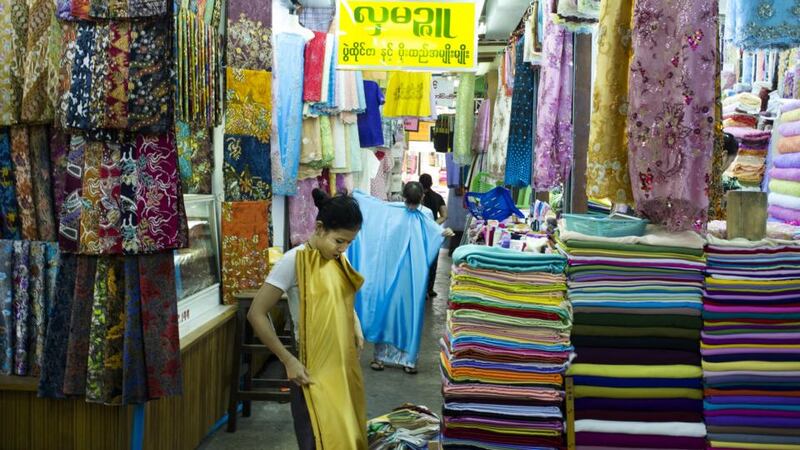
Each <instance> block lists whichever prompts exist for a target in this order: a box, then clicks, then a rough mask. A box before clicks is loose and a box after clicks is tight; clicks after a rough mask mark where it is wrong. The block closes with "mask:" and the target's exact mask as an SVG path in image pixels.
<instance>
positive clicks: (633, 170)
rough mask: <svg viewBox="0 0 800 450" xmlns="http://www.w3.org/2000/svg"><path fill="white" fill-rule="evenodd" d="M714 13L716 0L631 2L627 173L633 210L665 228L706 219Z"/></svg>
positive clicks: (702, 222)
mask: <svg viewBox="0 0 800 450" xmlns="http://www.w3.org/2000/svg"><path fill="white" fill-rule="evenodd" d="M718 17H719V8H718V3H717V1H716V0H712V1H707V2H697V1H694V0H676V1H671V2H664V1H661V0H638V1H636V4H635V7H634V23H633V30H634V31H633V35H632V47H633V55H634V56H633V59H632V61H631V66H630V67H631V72H630V82H629V85H630V89H629V92H628V102H629V108H628V143H629V158H628V161H629V169H630V177H631V183H632V185H633V194H634V198H635V200H636V205H637V209H638V210H639V211H640V212H642V213H643V214H644V215H645V216H646V217H647V218H649V219H650V221H651V222H653V223H657V224H665V225H667V226H668V228H670V229H671V230H688V229H698V228H703V227H704V225H705V222H706V220H707V212H708V191H707V189H708V180H709V178H710V176H711V160H712V151H713V148H714V134H715V121H714V113H715V108H714V105H715V101H716V99H715V94H714V92H715V90H714V85H715V82H716V76H715V73H717V71H716V66H717V57H718V55H717V42H716V41H717V35H718V32H717V30H718ZM665 42H674V43H676V45H664V43H665Z"/></svg>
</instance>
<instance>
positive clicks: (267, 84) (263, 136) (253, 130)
mask: <svg viewBox="0 0 800 450" xmlns="http://www.w3.org/2000/svg"><path fill="white" fill-rule="evenodd" d="M225 73H226V80H227V87H226V99H227V103H226V108H227V111H226V113H225V133H226V134H242V135H246V136H254V137H256V138H258V139H259V140H260V141H261V142H269V139H270V134H271V133H272V74H271V73H270V72H267V71H263V70H246V69H232V68H230V67H228V68H227V69H226V72H225Z"/></svg>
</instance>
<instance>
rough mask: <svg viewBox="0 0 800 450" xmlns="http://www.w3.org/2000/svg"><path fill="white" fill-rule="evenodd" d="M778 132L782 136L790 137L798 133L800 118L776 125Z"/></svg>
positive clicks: (799, 131)
mask: <svg viewBox="0 0 800 450" xmlns="http://www.w3.org/2000/svg"><path fill="white" fill-rule="evenodd" d="M778 133H780V134H781V136H783V137H791V136H798V135H800V120H799V121H795V122H786V123H782V124H780V125H778Z"/></svg>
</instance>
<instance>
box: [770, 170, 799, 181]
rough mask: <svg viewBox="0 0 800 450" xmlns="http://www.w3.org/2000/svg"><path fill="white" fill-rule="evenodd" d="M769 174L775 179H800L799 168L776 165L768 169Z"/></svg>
mask: <svg viewBox="0 0 800 450" xmlns="http://www.w3.org/2000/svg"><path fill="white" fill-rule="evenodd" d="M769 176H770V177H771V178H775V179H776V180H788V181H800V169H782V168H779V167H776V168H774V169H771V170H770V171H769Z"/></svg>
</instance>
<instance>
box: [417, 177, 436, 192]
mask: <svg viewBox="0 0 800 450" xmlns="http://www.w3.org/2000/svg"><path fill="white" fill-rule="evenodd" d="M419 184H421V185H422V187H423V188H425V190H426V191H430V190H431V186H433V178H431V176H430V175H428V174H427V173H423V174H422V175H420V176H419Z"/></svg>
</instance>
